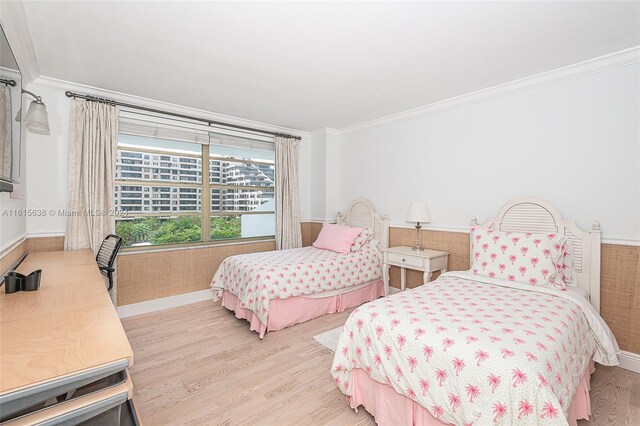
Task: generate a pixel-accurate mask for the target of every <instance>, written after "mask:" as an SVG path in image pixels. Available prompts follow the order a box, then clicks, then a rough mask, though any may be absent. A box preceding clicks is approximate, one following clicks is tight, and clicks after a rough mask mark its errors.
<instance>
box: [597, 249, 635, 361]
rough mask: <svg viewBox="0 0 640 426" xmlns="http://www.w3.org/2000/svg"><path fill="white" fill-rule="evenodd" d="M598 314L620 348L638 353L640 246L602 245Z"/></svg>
mask: <svg viewBox="0 0 640 426" xmlns="http://www.w3.org/2000/svg"><path fill="white" fill-rule="evenodd" d="M600 276H601V283H600V293H601V294H600V314H601V315H602V317H603V318H604V319H605V321H606V322H607V324H609V327H611V331H613V334H614V335H615V336H616V339H618V344H619V345H620V348H621V349H623V350H625V351H629V352H634V353H640V247H634V246H621V245H613V244H603V245H602V263H601V275H600Z"/></svg>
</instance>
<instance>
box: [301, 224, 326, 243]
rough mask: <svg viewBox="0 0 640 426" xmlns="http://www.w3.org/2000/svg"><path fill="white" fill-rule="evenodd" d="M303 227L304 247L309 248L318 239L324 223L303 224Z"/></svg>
mask: <svg viewBox="0 0 640 426" xmlns="http://www.w3.org/2000/svg"><path fill="white" fill-rule="evenodd" d="M301 226H302V246H303V247H308V246H310V245H312V244H313V242H314V241H315V240H316V239H317V238H318V234H320V230H321V229H322V223H318V222H303V223H302V224H301Z"/></svg>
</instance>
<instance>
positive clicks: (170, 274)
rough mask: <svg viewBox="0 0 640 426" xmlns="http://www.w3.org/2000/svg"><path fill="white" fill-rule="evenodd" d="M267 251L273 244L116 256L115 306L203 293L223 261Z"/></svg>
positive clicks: (238, 245)
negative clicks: (116, 290) (193, 292)
mask: <svg viewBox="0 0 640 426" xmlns="http://www.w3.org/2000/svg"><path fill="white" fill-rule="evenodd" d="M268 250H275V242H274V241H263V242H256V243H246V244H230V245H224V246H222V245H221V246H211V247H194V248H189V249H186V250H167V251H156V252H148V253H135V254H126V255H121V256H118V263H117V269H118V305H119V306H121V305H128V304H130V303H137V302H143V301H145V300H152V299H158V298H161V297H167V296H175V295H177V294H183V293H189V292H192V291H198V290H205V289H207V288H209V284H210V283H211V278H212V277H213V274H214V273H215V272H216V270H217V269H218V266H219V265H220V263H222V261H223V260H224V259H225V258H227V257H229V256H235V255H238V254H247V253H256V252H260V251H268Z"/></svg>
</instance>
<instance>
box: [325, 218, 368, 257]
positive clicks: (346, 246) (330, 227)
mask: <svg viewBox="0 0 640 426" xmlns="http://www.w3.org/2000/svg"><path fill="white" fill-rule="evenodd" d="M361 232H362V228H353V227H351V226H343V225H336V224H333V223H325V224H324V225H322V229H321V230H320V234H318V238H317V239H316V241H315V242H314V243H313V246H314V247H316V248H319V249H325V250H331V251H335V252H338V253H349V251H350V250H351V244H353V241H354V240H355V239H356V237H357V236H358V234H360V233H361Z"/></svg>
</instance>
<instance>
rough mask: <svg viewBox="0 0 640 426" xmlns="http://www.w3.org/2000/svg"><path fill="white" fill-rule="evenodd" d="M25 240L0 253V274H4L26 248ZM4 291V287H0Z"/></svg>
mask: <svg viewBox="0 0 640 426" xmlns="http://www.w3.org/2000/svg"><path fill="white" fill-rule="evenodd" d="M26 247H27V242H26V241H23V242H21V243H20V244H18V245H17V246H15V247H14V248H12V249H11V250H9V249H7V250H5V251H3V252H2V253H0V274H4V273H5V272H6V271H8V270H9V268H10V267H11V266H12V265H13V264H14V263H15V262H16V261H18V259H20V256H22V255H23V254H24V252H25V250H26ZM0 291H4V288H2V289H0Z"/></svg>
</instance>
